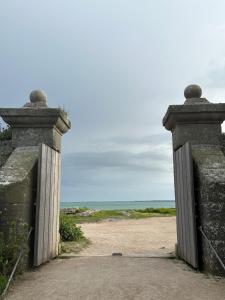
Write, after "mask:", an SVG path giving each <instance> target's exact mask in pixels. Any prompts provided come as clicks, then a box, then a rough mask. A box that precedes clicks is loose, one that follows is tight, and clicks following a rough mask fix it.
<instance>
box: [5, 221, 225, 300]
mask: <svg viewBox="0 0 225 300" xmlns="http://www.w3.org/2000/svg"><path fill="white" fill-rule="evenodd" d="M82 228H83V230H84V232H85V234H86V236H87V237H89V238H90V239H91V240H92V245H91V246H90V247H89V248H87V249H84V250H83V251H82V252H81V253H80V257H72V258H71V257H70V258H68V259H56V260H53V261H51V262H50V263H48V264H45V265H44V266H42V267H40V268H38V269H36V270H35V271H32V272H27V273H25V274H24V275H22V276H19V277H18V278H17V280H16V281H15V282H14V283H13V285H12V286H11V288H10V291H9V295H8V297H7V299H8V300H39V299H41V300H48V299H49V300H54V299H56V300H58V299H67V300H69V299H74V300H114V299H115V300H174V299H176V300H224V299H225V280H224V279H218V278H213V277H208V276H206V275H204V274H201V273H198V272H195V271H194V270H193V269H191V268H190V267H188V266H187V265H186V264H184V263H183V262H181V261H177V260H175V259H171V258H166V257H168V254H169V253H170V252H171V251H173V249H174V244H175V242H176V232H175V218H174V217H168V218H167V217H163V218H150V219H140V220H123V221H104V222H100V223H90V224H83V225H82ZM112 252H122V253H123V256H122V257H118V256H114V257H112V256H111V254H112ZM102 255H105V256H102ZM128 256H131V257H128ZM132 256H133V257H132ZM135 256H140V257H135ZM141 256H143V257H141ZM144 256H145V257H144ZM148 256H159V257H158V258H152V257H151V258H149V257H148ZM160 256H161V257H160Z"/></svg>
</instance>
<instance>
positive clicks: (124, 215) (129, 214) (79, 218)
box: [61, 208, 176, 223]
mask: <svg viewBox="0 0 225 300" xmlns="http://www.w3.org/2000/svg"><path fill="white" fill-rule="evenodd" d="M85 210H88V209H85ZM85 210H84V211H85ZM175 215H176V210H175V208H146V209H125V210H116V209H115V210H100V211H94V212H92V213H91V214H90V215H79V214H77V213H74V214H69V215H66V214H61V217H62V216H63V218H64V219H67V220H70V222H74V223H85V222H99V221H102V220H105V219H111V218H112V219H141V218H150V217H163V216H167V217H168V216H175Z"/></svg>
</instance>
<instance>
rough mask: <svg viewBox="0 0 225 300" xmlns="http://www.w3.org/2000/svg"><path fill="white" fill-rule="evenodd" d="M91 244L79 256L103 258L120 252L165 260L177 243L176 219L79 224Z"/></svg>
mask: <svg viewBox="0 0 225 300" xmlns="http://www.w3.org/2000/svg"><path fill="white" fill-rule="evenodd" d="M81 227H82V230H83V231H84V234H85V236H86V237H87V238H88V239H90V240H91V242H92V244H91V245H90V246H89V247H88V248H86V249H84V250H83V251H82V252H80V253H79V254H78V255H81V256H102V255H103V256H104V255H107V256H108V255H112V253H115V252H117V253H118V252H119V253H122V254H123V256H168V255H170V254H171V252H174V248H175V243H176V218H175V217H152V218H146V219H129V220H106V221H102V222H98V223H85V224H81Z"/></svg>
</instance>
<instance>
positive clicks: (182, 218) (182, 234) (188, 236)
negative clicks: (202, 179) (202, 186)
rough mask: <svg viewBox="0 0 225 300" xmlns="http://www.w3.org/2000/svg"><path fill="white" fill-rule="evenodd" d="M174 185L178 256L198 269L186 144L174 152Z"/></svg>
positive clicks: (191, 189) (191, 172) (190, 173)
mask: <svg viewBox="0 0 225 300" xmlns="http://www.w3.org/2000/svg"><path fill="white" fill-rule="evenodd" d="M174 183H175V199H176V208H177V243H178V254H179V256H180V257H181V258H182V259H184V260H185V261H186V262H188V263H189V264H191V265H192V266H193V267H194V268H197V267H198V251H197V229H196V217H195V200H194V180H193V162H192V156H191V146H190V144H189V143H186V144H185V145H184V146H182V147H180V148H179V149H178V150H176V151H175V152H174Z"/></svg>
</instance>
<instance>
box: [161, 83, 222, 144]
mask: <svg viewBox="0 0 225 300" xmlns="http://www.w3.org/2000/svg"><path fill="white" fill-rule="evenodd" d="M201 94H202V90H201V88H200V87H199V86H197V85H191V86H188V87H187V88H186V89H185V91H184V95H185V98H186V101H185V102H184V104H183V105H170V106H169V108H168V110H167V112H166V115H165V117H164V118H163V125H164V126H165V128H166V129H167V130H170V131H171V132H172V136H173V149H174V150H176V149H177V148H178V147H180V146H182V145H184V144H185V143H186V142H191V144H192V145H199V144H208V145H218V144H219V139H220V135H221V124H222V122H223V121H224V120H225V104H224V103H219V104H213V103H210V102H209V101H208V100H207V99H205V98H201Z"/></svg>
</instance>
